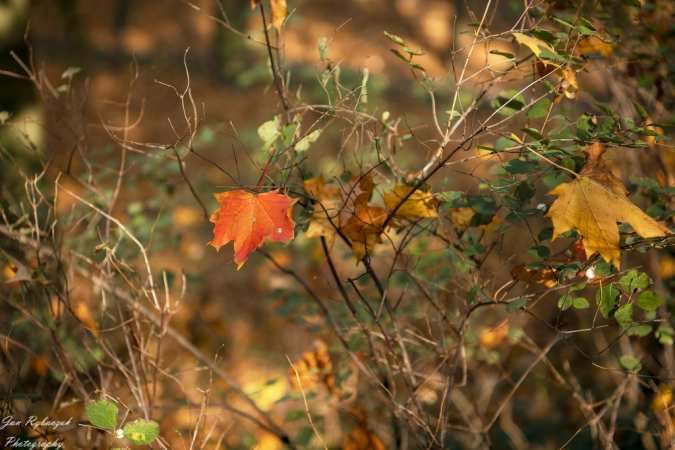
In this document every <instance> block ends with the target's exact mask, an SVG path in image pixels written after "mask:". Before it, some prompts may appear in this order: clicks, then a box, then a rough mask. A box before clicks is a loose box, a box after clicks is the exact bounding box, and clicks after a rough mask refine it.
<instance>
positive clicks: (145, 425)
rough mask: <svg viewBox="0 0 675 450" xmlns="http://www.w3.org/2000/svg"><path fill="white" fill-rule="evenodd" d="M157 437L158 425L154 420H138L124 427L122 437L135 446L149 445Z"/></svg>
mask: <svg viewBox="0 0 675 450" xmlns="http://www.w3.org/2000/svg"><path fill="white" fill-rule="evenodd" d="M157 436H159V424H158V423H157V422H155V421H154V420H145V419H138V420H135V421H133V422H130V423H127V424H126V425H124V437H126V438H127V439H129V440H130V441H131V442H133V443H134V444H136V445H147V444H151V443H152V442H153V441H154V440H155V439H157Z"/></svg>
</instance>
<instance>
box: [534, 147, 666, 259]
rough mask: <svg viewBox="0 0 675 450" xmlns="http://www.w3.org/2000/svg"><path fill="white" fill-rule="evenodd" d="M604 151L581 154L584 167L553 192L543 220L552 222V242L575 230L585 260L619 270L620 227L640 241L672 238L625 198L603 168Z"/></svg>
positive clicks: (591, 149) (619, 185)
mask: <svg viewBox="0 0 675 450" xmlns="http://www.w3.org/2000/svg"><path fill="white" fill-rule="evenodd" d="M606 150H607V149H606V148H605V147H604V146H603V145H602V144H600V143H599V142H596V143H594V144H592V145H590V146H588V147H586V149H585V150H584V153H585V155H586V164H585V165H584V168H583V169H582V170H581V172H580V173H579V175H578V176H577V178H576V179H575V180H574V181H572V182H570V183H563V184H561V185H559V186H558V187H556V188H555V189H553V190H552V191H551V192H550V193H549V195H557V196H558V198H557V199H556V200H555V201H554V202H553V204H552V205H551V208H550V209H549V211H548V213H547V214H546V217H550V218H551V221H552V222H553V238H552V239H551V240H553V239H555V238H557V237H558V236H559V235H560V234H562V233H564V232H566V231H568V230H570V229H572V228H575V229H576V230H577V232H578V233H579V234H580V235H581V237H582V238H583V239H584V246H585V249H586V256H587V257H589V258H590V257H591V255H592V254H593V253H595V252H597V253H599V254H600V256H602V257H603V259H604V260H605V261H607V262H614V264H616V266H617V268H618V267H619V257H620V255H621V248H620V247H619V226H618V225H617V223H629V224H630V225H631V226H632V227H633V229H634V230H635V231H636V232H637V233H638V234H639V235H640V236H642V237H643V238H646V239H650V238H656V237H664V236H668V235H671V234H673V232H672V231H670V230H669V229H668V228H667V227H666V226H665V225H663V224H661V223H659V222H657V221H656V220H654V219H652V218H651V217H649V216H648V215H647V214H645V213H644V212H643V211H642V210H641V209H640V208H638V207H637V206H635V205H634V204H632V203H631V202H630V200H628V199H627V198H626V195H627V194H628V191H626V188H625V187H624V185H623V183H621V180H619V179H618V178H617V177H616V176H615V175H614V174H613V173H612V172H611V171H610V170H609V169H608V168H607V166H606V165H605V162H604V161H603V160H602V154H603V153H604V152H605V151H606Z"/></svg>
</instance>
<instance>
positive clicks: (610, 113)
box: [595, 103, 619, 119]
mask: <svg viewBox="0 0 675 450" xmlns="http://www.w3.org/2000/svg"><path fill="white" fill-rule="evenodd" d="M595 106H597V107H598V109H599V110H600V111H602V112H603V113H605V115H606V116H610V117H614V118H617V119H618V118H619V115H618V114H617V113H615V112H614V110H613V109H611V108H608V107H606V106H603V105H601V104H599V103H596V104H595Z"/></svg>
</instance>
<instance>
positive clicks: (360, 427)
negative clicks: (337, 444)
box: [342, 408, 386, 450]
mask: <svg viewBox="0 0 675 450" xmlns="http://www.w3.org/2000/svg"><path fill="white" fill-rule="evenodd" d="M351 413H352V414H353V415H354V417H355V419H356V427H355V428H354V431H352V432H351V433H349V434H348V435H346V436H345V437H344V438H343V440H342V449H343V450H385V448H386V447H385V446H384V444H383V443H382V441H381V440H380V438H379V437H377V435H376V434H375V433H373V430H372V429H371V428H370V426H369V425H368V416H367V415H366V412H365V411H364V410H363V409H361V408H354V409H352V411H351Z"/></svg>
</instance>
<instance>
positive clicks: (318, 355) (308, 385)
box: [288, 340, 339, 394]
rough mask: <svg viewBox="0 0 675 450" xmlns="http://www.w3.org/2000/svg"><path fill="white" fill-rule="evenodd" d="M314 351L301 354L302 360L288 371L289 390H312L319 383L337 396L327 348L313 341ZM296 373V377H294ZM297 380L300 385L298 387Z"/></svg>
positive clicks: (337, 391) (337, 392) (319, 341)
mask: <svg viewBox="0 0 675 450" xmlns="http://www.w3.org/2000/svg"><path fill="white" fill-rule="evenodd" d="M313 347H314V349H313V350H312V351H309V352H304V353H303V354H302V359H301V360H300V361H298V362H296V363H295V364H294V365H293V367H292V368H290V369H288V376H289V380H290V382H291V388H292V389H293V390H294V391H299V390H300V386H302V389H303V390H305V391H307V390H310V391H311V390H313V389H314V388H315V387H316V385H317V384H318V383H319V382H322V383H323V384H325V385H326V388H327V389H328V391H329V392H331V393H332V394H339V390H338V389H337V388H336V387H335V378H334V377H333V362H332V361H331V359H330V355H329V354H328V346H327V345H326V343H325V342H323V341H321V340H316V341H314V345H313ZM296 371H297V376H296ZM298 378H300V384H299V385H298Z"/></svg>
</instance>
